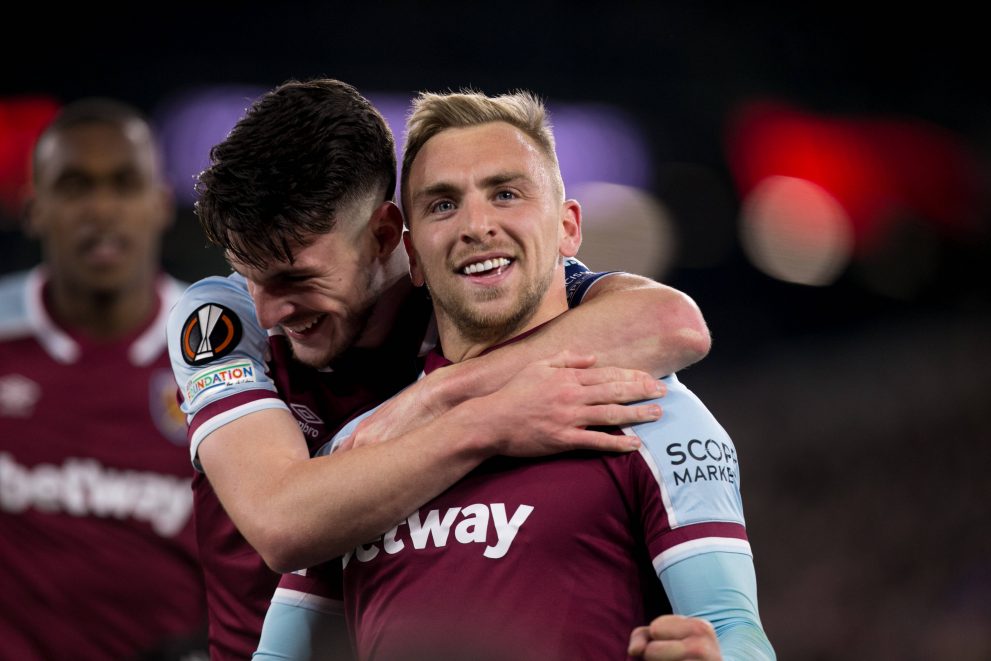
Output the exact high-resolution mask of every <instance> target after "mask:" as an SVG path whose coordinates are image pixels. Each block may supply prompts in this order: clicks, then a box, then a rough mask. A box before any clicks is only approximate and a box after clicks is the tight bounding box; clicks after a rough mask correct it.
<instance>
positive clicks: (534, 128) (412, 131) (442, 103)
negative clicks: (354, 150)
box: [400, 90, 564, 213]
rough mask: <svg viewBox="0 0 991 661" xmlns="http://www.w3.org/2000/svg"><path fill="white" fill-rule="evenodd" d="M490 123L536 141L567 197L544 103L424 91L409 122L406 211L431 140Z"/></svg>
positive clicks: (517, 95) (524, 95) (528, 96)
mask: <svg viewBox="0 0 991 661" xmlns="http://www.w3.org/2000/svg"><path fill="white" fill-rule="evenodd" d="M490 122H506V123H507V124H510V125H511V126H514V127H516V128H517V129H519V130H520V131H522V132H523V134H524V135H526V136H527V137H529V138H530V139H531V140H533V141H534V142H535V143H536V144H537V146H538V147H539V148H540V150H541V151H542V152H543V153H544V155H545V156H547V158H548V159H549V162H550V163H551V165H552V166H553V174H554V178H555V180H556V183H557V185H558V187H559V190H560V193H561V195H562V196H563V195H564V183H563V181H562V180H561V168H560V166H559V165H558V161H557V152H556V151H555V145H554V132H553V130H552V128H551V123H550V118H549V116H548V113H547V109H546V108H545V107H544V104H543V102H542V101H541V100H540V99H539V98H537V96H536V95H534V94H533V93H531V92H527V91H522V90H521V91H517V92H513V93H511V94H502V95H499V96H486V95H485V94H482V93H481V92H476V91H473V90H463V91H461V92H451V93H447V94H436V93H433V92H421V93H420V95H419V96H417V97H416V98H415V99H414V100H413V107H412V110H411V111H410V115H409V118H408V119H407V121H406V147H405V148H404V150H403V170H402V178H401V186H400V190H401V196H402V203H403V210H404V211H405V212H407V213H409V210H410V209H409V201H410V200H409V171H410V167H411V166H412V165H413V161H414V160H416V156H417V154H419V153H420V150H421V149H423V145H425V144H426V143H427V141H428V140H430V138H432V137H434V136H435V135H437V134H438V133H440V132H441V131H445V130H447V129H455V128H469V127H472V126H478V125H481V124H488V123H490Z"/></svg>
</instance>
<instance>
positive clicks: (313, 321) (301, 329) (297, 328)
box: [286, 315, 323, 333]
mask: <svg viewBox="0 0 991 661" xmlns="http://www.w3.org/2000/svg"><path fill="white" fill-rule="evenodd" d="M321 319H323V315H319V316H317V317H313V319H310V321H309V322H307V323H305V324H303V325H301V326H286V328H287V329H289V330H291V331H292V332H293V333H303V332H306V331H308V330H309V329H311V328H313V327H314V326H316V325H317V322H318V321H320V320H321Z"/></svg>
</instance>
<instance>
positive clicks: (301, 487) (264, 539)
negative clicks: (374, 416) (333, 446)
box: [169, 279, 660, 572]
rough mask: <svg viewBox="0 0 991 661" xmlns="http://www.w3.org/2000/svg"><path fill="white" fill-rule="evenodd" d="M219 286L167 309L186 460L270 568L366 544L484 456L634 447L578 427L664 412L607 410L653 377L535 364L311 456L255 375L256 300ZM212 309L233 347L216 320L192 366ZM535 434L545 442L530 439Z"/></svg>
mask: <svg viewBox="0 0 991 661" xmlns="http://www.w3.org/2000/svg"><path fill="white" fill-rule="evenodd" d="M213 280H214V284H215V285H216V287H215V289H219V291H217V292H213V291H210V289H209V287H207V286H205V285H199V284H198V285H194V287H193V288H191V289H190V290H189V291H187V293H186V295H185V296H184V297H183V300H181V301H180V303H179V304H178V305H177V306H176V308H175V309H174V310H173V313H172V318H171V319H170V323H169V344H170V352H171V353H172V362H173V368H174V371H175V373H176V379H177V382H178V384H179V386H180V388H181V389H182V392H183V398H184V403H183V408H184V410H185V411H186V412H187V413H188V414H190V415H191V416H192V420H191V425H190V440H191V451H192V453H193V459H194V463H195V464H196V465H197V466H199V467H201V468H202V470H203V471H204V472H205V473H206V475H207V477H208V478H209V480H210V484H211V486H212V487H213V489H214V491H215V492H216V494H217V496H218V497H219V499H220V501H221V503H222V504H223V506H224V508H225V510H226V511H227V513H228V515H229V516H230V517H231V519H232V520H233V522H234V524H235V525H236V526H237V527H238V529H239V530H240V532H241V534H242V535H244V537H245V539H247V540H248V542H249V543H250V544H251V545H252V546H254V548H255V549H256V550H257V551H258V552H259V554H260V555H261V556H262V557H263V558H264V559H265V561H266V563H268V564H269V566H270V567H272V568H273V569H275V570H276V571H280V572H285V571H290V570H295V569H299V568H302V567H309V566H312V565H315V564H318V563H320V562H323V561H325V560H327V559H329V558H333V557H336V556H338V555H342V554H343V553H345V552H346V551H348V550H350V549H352V548H353V547H354V546H355V545H357V544H360V543H362V542H363V541H365V540H367V539H371V538H374V537H375V536H377V535H379V534H381V533H382V532H383V531H385V530H388V529H389V528H390V527H391V526H392V525H394V524H395V522H396V521H399V520H401V519H402V518H404V517H405V516H406V515H407V514H408V513H409V512H410V511H412V510H415V509H416V508H417V507H419V506H420V505H421V504H423V503H424V502H426V501H428V500H429V499H430V498H432V497H434V496H436V495H437V494H439V493H440V492H442V491H443V490H444V489H446V488H447V487H449V486H450V485H451V484H453V483H454V482H456V481H457V480H458V479H460V478H461V477H462V476H463V475H465V474H466V473H467V472H468V471H470V470H471V469H472V468H474V467H475V466H477V465H478V464H479V463H481V461H483V460H484V459H485V458H487V457H489V456H492V455H495V454H504V453H510V454H548V453H551V452H559V451H563V450H567V449H572V448H575V447H590V448H596V449H604V450H609V451H620V450H629V449H632V447H634V445H635V441H630V439H623V438H622V437H617V436H614V435H610V434H603V433H600V432H595V431H590V430H587V429H584V426H585V425H597V424H604V423H605V422H611V421H613V419H614V418H615V416H617V415H621V416H624V421H625V422H630V423H632V422H638V421H643V420H647V419H653V418H656V417H657V416H659V415H660V411H659V410H657V409H656V407H653V408H648V407H641V406H631V407H624V406H610V404H612V403H615V402H618V401H638V400H642V399H647V398H649V397H652V396H654V395H655V394H656V393H655V390H656V388H657V382H656V381H655V380H653V379H652V378H651V377H650V376H649V375H646V374H644V373H641V372H636V371H633V370H621V369H614V368H610V369H603V370H596V369H584V368H580V367H579V368H575V367H570V366H569V365H571V364H579V365H581V364H583V363H582V361H581V360H578V361H570V359H564V360H558V361H557V362H554V361H543V362H542V363H538V364H535V365H533V366H531V367H530V368H528V370H529V371H528V373H527V374H526V375H523V378H520V379H517V380H515V381H514V384H513V385H512V386H511V387H509V386H507V387H506V388H503V389H502V390H500V391H499V392H497V393H493V395H491V396H489V397H487V398H479V399H476V400H469V401H467V402H464V403H463V404H460V405H458V406H456V407H454V408H452V409H450V410H449V411H447V412H446V413H444V414H442V415H441V416H439V417H437V418H435V419H434V420H433V421H431V422H430V423H429V424H427V425H425V426H422V427H420V428H418V429H416V430H414V431H412V432H410V433H408V434H405V435H404V436H403V437H402V438H399V439H396V440H395V441H394V442H389V443H380V444H375V445H373V446H369V447H363V448H357V449H354V450H352V451H349V452H344V453H335V454H334V455H331V456H327V457H317V458H314V459H311V458H310V456H309V450H308V447H307V444H306V442H305V439H304V438H303V436H302V433H301V432H300V430H299V427H298V426H297V424H296V421H295V419H294V418H293V416H292V415H291V413H290V412H289V409H288V408H287V407H286V406H285V404H284V403H282V402H281V401H280V400H279V399H278V397H277V394H276V392H275V387H274V385H272V383H271V381H270V379H269V378H268V377H267V376H266V375H264V374H263V372H264V358H265V351H266V347H267V338H266V334H265V333H264V331H262V330H261V329H260V328H259V327H258V326H257V322H256V321H255V319H254V314H253V311H252V308H251V306H250V297H248V296H247V292H246V291H244V292H240V291H239V290H237V288H235V287H232V286H231V283H230V282H227V281H224V279H213ZM238 297H240V298H238ZM210 305H216V306H222V307H223V309H226V310H227V313H226V314H227V315H228V317H227V321H229V322H230V323H231V325H232V326H240V330H241V332H240V338H239V341H238V342H237V345H238V346H237V347H236V348H234V349H231V348H230V346H229V345H224V344H223V341H224V340H225V339H226V340H231V341H234V335H230V336H228V335H225V333H226V331H225V330H224V329H225V328H226V326H225V324H226V323H227V321H225V317H223V315H221V317H220V320H219V321H218V322H216V324H215V326H216V327H218V328H220V331H219V335H212V336H211V337H212V338H213V339H214V340H216V342H214V346H213V347H212V348H213V350H214V351H215V352H216V353H218V354H223V355H220V356H219V357H218V358H217V359H216V362H207V363H204V364H201V365H190V364H188V362H187V360H186V359H185V358H183V354H182V353H180V352H181V351H187V356H189V355H190V354H192V356H193V359H194V362H195V355H196V354H197V353H198V352H199V353H202V352H203V351H208V350H210V347H208V346H206V345H203V346H200V345H201V344H203V343H202V342H195V341H191V339H192V340H195V339H196V337H197V331H196V328H197V326H202V327H207V326H208V325H209V324H210V318H209V315H208V314H206V313H203V314H202V318H203V321H202V322H199V321H192V320H193V319H194V317H196V318H197V319H198V318H199V315H200V313H201V311H202V310H207V311H208V312H209V310H210V308H209V306H210ZM214 313H216V314H220V313H219V312H217V311H216V310H215V311H214ZM231 316H233V317H236V319H234V320H233V321H232V320H231V319H230V318H229V317H231ZM235 322H236V323H235ZM207 344H209V343H207ZM218 347H222V348H218ZM201 349H202V350H203V351H200V350H201ZM225 352H226V353H225ZM238 369H240V370H241V371H240V372H238V371H237V370H238ZM249 371H250V374H249ZM604 405H605V406H604ZM549 412H553V413H554V415H551V414H549ZM604 416H608V417H609V420H603V419H602V418H603V417H604ZM541 436H543V437H545V438H549V439H551V441H550V444H544V445H540V444H538V443H537V442H536V441H537V439H538V438H540V437H541Z"/></svg>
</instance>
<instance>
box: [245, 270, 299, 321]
mask: <svg viewBox="0 0 991 661" xmlns="http://www.w3.org/2000/svg"><path fill="white" fill-rule="evenodd" d="M248 292H249V293H250V294H251V298H252V300H253V301H254V302H255V314H257V315H258V323H259V324H261V326H262V328H265V329H268V328H275V327H276V326H278V325H279V324H280V323H282V320H283V319H286V318H287V317H289V315H290V314H292V311H293V303H292V301H291V300H289V297H288V296H286V295H285V294H284V293H281V292H279V291H278V290H276V289H274V288H272V287H269V286H266V285H259V284H255V283H253V282H250V281H249V282H248Z"/></svg>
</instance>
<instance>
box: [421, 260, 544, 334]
mask: <svg viewBox="0 0 991 661" xmlns="http://www.w3.org/2000/svg"><path fill="white" fill-rule="evenodd" d="M554 273H555V271H554V270H553V269H552V270H550V271H547V272H546V274H545V275H543V276H542V277H538V278H536V279H535V280H533V281H531V282H530V283H528V284H527V286H526V287H524V289H523V291H522V292H520V295H519V298H518V299H517V301H516V306H515V307H513V308H512V309H510V310H507V311H504V312H498V313H486V312H484V311H482V310H481V309H479V308H478V307H476V306H475V305H473V303H476V302H483V303H484V302H487V301H491V300H494V299H497V298H499V297H500V296H504V295H505V294H504V292H503V291H501V290H500V289H498V288H497V289H490V290H486V291H483V292H480V293H479V296H478V299H476V301H468V300H466V299H465V298H464V297H458V296H449V297H444V296H441V297H439V298H438V297H437V296H436V295H435V293H434V292H432V291H431V292H430V294H431V298H433V300H434V302H435V303H436V304H437V306H438V307H439V308H440V309H441V310H443V311H444V313H445V314H446V315H447V317H448V318H449V319H450V320H451V321H452V322H453V323H454V325H455V326H456V327H457V329H458V331H459V333H460V334H461V335H462V337H464V338H465V339H466V340H469V341H471V342H473V343H487V344H495V343H497V342H499V341H502V340H506V339H509V338H511V337H512V336H513V335H515V334H517V332H518V331H519V330H520V329H522V328H523V327H524V326H526V325H527V323H529V321H530V320H531V319H533V316H534V315H535V314H536V313H537V309H538V308H539V307H540V303H541V301H542V300H543V298H544V295H545V294H546V293H547V290H548V289H549V288H550V285H551V282H552V281H553V277H554ZM428 291H429V286H428Z"/></svg>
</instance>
